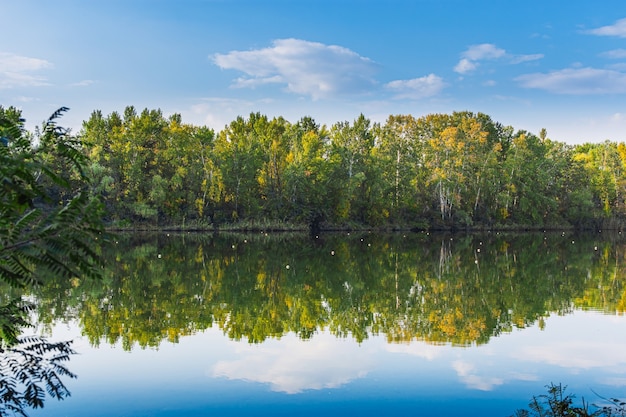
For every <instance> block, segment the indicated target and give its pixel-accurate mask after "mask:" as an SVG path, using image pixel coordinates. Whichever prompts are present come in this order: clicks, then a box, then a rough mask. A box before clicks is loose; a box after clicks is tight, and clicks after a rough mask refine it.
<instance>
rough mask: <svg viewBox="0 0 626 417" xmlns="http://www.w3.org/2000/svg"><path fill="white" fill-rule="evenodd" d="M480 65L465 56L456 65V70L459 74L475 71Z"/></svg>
mask: <svg viewBox="0 0 626 417" xmlns="http://www.w3.org/2000/svg"><path fill="white" fill-rule="evenodd" d="M477 67H478V64H477V63H475V62H472V61H470V60H469V59H467V58H463V59H461V60H460V61H459V63H458V64H456V65H455V67H454V71H455V72H458V73H459V74H466V73H468V72H470V71H474V70H475V69H476V68H477Z"/></svg>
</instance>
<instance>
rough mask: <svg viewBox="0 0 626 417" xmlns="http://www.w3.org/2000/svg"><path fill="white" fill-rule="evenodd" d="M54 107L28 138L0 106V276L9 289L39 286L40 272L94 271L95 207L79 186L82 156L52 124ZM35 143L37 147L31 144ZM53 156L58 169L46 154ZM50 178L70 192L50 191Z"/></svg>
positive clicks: (17, 121) (69, 273)
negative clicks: (56, 193) (76, 184)
mask: <svg viewBox="0 0 626 417" xmlns="http://www.w3.org/2000/svg"><path fill="white" fill-rule="evenodd" d="M65 111H67V109H66V108H61V109H59V110H58V111H56V112H55V113H54V114H53V115H52V116H51V117H50V118H49V119H48V120H47V121H46V122H45V123H44V125H43V127H42V128H41V130H40V131H38V133H37V135H36V136H35V137H31V135H29V134H28V133H27V132H26V131H25V129H24V121H23V120H22V119H21V117H20V118H16V116H17V115H18V114H19V113H17V112H13V113H12V114H11V112H10V111H9V112H7V111H4V110H3V109H2V108H0V136H1V137H3V138H4V139H5V140H6V144H3V145H0V177H1V186H0V279H2V280H3V281H6V282H8V283H9V284H11V285H14V286H18V287H21V286H30V285H34V284H37V283H40V282H41V281H42V279H43V277H44V276H45V275H46V274H50V273H52V274H54V275H62V276H64V277H67V278H71V277H73V276H76V275H87V276H94V275H97V271H98V266H99V265H100V258H99V256H98V253H97V248H98V246H99V242H98V239H99V238H100V237H101V233H102V232H103V225H102V222H101V220H100V214H101V205H100V203H99V201H98V200H97V199H95V198H91V196H90V195H89V193H88V190H87V189H86V187H84V186H81V187H78V188H76V187H73V182H72V177H73V176H74V175H76V176H78V177H79V178H80V179H81V180H82V181H83V184H85V183H87V181H88V178H87V176H86V172H85V167H86V165H87V160H86V158H85V156H84V153H83V152H82V149H81V147H80V142H79V141H78V140H77V139H76V138H75V137H74V136H71V135H70V134H69V131H68V130H66V129H63V128H61V127H59V126H58V125H57V123H56V120H57V118H58V117H60V116H61V115H62V114H63V113H64V112H65ZM34 143H35V144H37V145H34ZM51 154H52V155H54V156H55V157H56V158H59V159H61V164H60V166H62V167H70V168H71V169H70V170H69V172H68V171H58V166H55V165H54V164H52V163H51V162H50V161H51V160H50V158H49V155H51ZM45 183H48V184H50V183H52V184H55V185H56V186H58V187H60V188H61V189H63V190H64V191H66V192H67V193H68V194H71V196H70V195H64V196H63V198H62V199H58V196H57V199H55V198H54V196H51V195H50V192H49V191H50V190H49V188H47V187H46V186H45V185H44V184H45Z"/></svg>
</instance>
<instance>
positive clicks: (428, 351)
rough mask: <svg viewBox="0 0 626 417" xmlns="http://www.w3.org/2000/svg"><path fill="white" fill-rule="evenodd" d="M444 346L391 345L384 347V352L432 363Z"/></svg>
mask: <svg viewBox="0 0 626 417" xmlns="http://www.w3.org/2000/svg"><path fill="white" fill-rule="evenodd" d="M444 348H445V347H444V346H436V345H431V344H428V343H419V342H413V343H411V344H408V343H407V344H397V343H391V344H388V345H386V346H385V350H386V351H387V352H390V353H404V354H406V355H412V356H418V357H420V358H424V359H426V360H429V361H432V360H434V359H435V358H437V357H438V356H439V355H441V353H442V350H443V349H444Z"/></svg>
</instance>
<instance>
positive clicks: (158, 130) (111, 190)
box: [59, 106, 626, 229]
mask: <svg viewBox="0 0 626 417" xmlns="http://www.w3.org/2000/svg"><path fill="white" fill-rule="evenodd" d="M78 139H79V140H80V142H81V144H82V148H83V150H84V153H85V155H86V156H87V157H88V160H89V164H88V168H87V171H88V175H89V177H90V179H91V185H90V191H91V193H93V194H95V195H98V196H100V198H101V200H102V201H103V202H104V204H105V206H106V209H107V213H108V214H107V219H106V220H107V221H108V222H109V223H111V224H115V225H121V226H131V225H151V226H171V225H197V226H203V227H204V226H218V227H219V226H223V225H226V224H232V223H238V224H245V223H250V224H254V223H257V224H258V223H262V222H266V223H275V224H276V223H283V224H292V225H300V226H308V227H311V228H313V229H317V228H320V227H321V228H333V227H346V226H348V227H351V226H365V227H402V228H446V229H450V228H453V229H454V228H497V227H502V228H506V227H544V228H545V227H557V226H558V227H562V226H573V227H577V228H617V227H621V224H622V222H623V221H624V220H625V219H626V210H625V205H624V192H623V191H624V189H625V186H626V182H625V179H626V176H625V173H624V169H623V168H624V164H626V145H624V143H615V142H611V141H606V142H603V143H594V144H592V143H587V144H582V145H568V144H566V143H561V142H558V141H553V140H550V139H549V138H548V137H547V133H546V131H545V130H542V131H541V132H540V133H539V135H535V134H533V133H530V132H527V131H524V130H515V129H514V128H513V127H511V126H504V125H502V124H501V123H498V122H496V121H494V120H492V119H491V117H490V116H488V115H486V114H483V113H472V112H468V111H464V112H454V113H452V114H431V115H427V116H423V117H418V118H416V117H413V116H411V115H396V116H389V118H388V119H387V121H386V122H385V123H384V124H381V123H372V122H371V121H370V120H369V119H368V118H366V117H365V116H363V115H360V116H359V117H357V118H356V119H355V120H354V121H352V122H348V121H343V122H337V123H335V124H333V125H332V126H330V127H327V126H325V125H320V124H318V123H316V121H315V120H314V119H312V118H311V117H303V118H301V119H300V120H299V121H297V122H296V123H290V122H288V121H287V120H285V119H284V118H282V117H275V118H269V117H268V116H265V115H262V114H260V113H251V114H250V115H249V117H247V118H245V117H241V116H240V117H237V118H236V119H235V120H233V121H232V122H231V123H230V124H228V125H226V126H225V127H224V129H222V130H221V131H219V132H217V133H216V131H215V130H213V129H211V128H209V127H206V126H195V125H191V124H186V123H183V122H182V118H181V116H180V115H179V114H173V115H171V116H169V117H165V116H164V115H163V113H162V112H161V111H160V110H149V109H144V110H143V111H141V112H137V110H136V109H135V108H134V107H132V106H128V107H126V108H125V109H124V111H123V113H121V114H120V113H118V112H112V113H111V114H109V115H107V116H105V115H103V114H102V112H101V111H94V112H93V113H92V114H91V116H90V118H89V119H88V120H87V121H85V122H84V123H83V126H82V129H81V130H80V132H79V134H78ZM59 198H61V199H62V198H63V196H62V195H59Z"/></svg>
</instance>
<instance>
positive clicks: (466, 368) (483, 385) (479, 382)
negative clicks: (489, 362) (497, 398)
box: [452, 360, 504, 391]
mask: <svg viewBox="0 0 626 417" xmlns="http://www.w3.org/2000/svg"><path fill="white" fill-rule="evenodd" d="M452 368H453V369H454V370H455V371H456V373H457V375H458V376H459V378H460V379H461V381H462V382H463V383H464V384H465V385H467V386H468V387H470V388H473V389H477V390H480V391H491V390H493V389H494V388H495V387H496V386H498V385H502V384H504V380H503V379H502V378H499V377H490V376H481V375H479V374H478V372H477V370H476V367H475V366H474V365H472V364H471V363H468V362H464V361H461V360H457V361H454V362H452Z"/></svg>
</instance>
